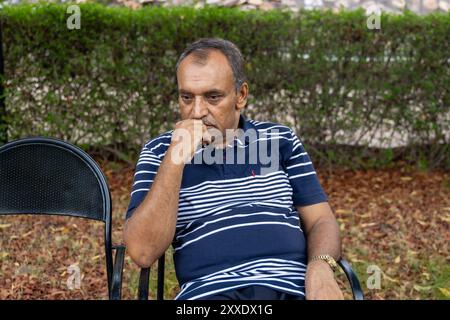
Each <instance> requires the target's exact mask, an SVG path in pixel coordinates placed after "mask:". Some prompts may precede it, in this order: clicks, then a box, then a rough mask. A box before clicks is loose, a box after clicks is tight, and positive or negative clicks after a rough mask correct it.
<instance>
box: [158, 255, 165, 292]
mask: <svg viewBox="0 0 450 320" xmlns="http://www.w3.org/2000/svg"><path fill="white" fill-rule="evenodd" d="M165 261H166V255H165V253H163V255H162V256H161V257H160V258H159V259H158V292H157V299H158V300H164V267H165Z"/></svg>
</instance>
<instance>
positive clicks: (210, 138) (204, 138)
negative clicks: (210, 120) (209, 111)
mask: <svg viewBox="0 0 450 320" xmlns="http://www.w3.org/2000/svg"><path fill="white" fill-rule="evenodd" d="M202 129H203V132H202V144H203V145H208V144H210V143H211V142H212V141H213V136H211V133H209V131H208V127H207V126H206V125H204V124H202Z"/></svg>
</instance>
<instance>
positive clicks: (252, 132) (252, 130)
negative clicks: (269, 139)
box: [235, 114, 259, 145]
mask: <svg viewBox="0 0 450 320" xmlns="http://www.w3.org/2000/svg"><path fill="white" fill-rule="evenodd" d="M238 128H239V129H241V130H240V134H238V135H237V136H236V138H235V139H236V140H238V143H240V144H241V145H244V144H245V145H248V144H250V143H252V142H254V141H255V140H257V139H258V136H259V135H258V130H257V129H256V127H255V125H254V124H253V123H252V122H251V121H249V120H247V119H246V118H245V117H244V116H243V115H242V114H241V115H240V116H239V124H238Z"/></svg>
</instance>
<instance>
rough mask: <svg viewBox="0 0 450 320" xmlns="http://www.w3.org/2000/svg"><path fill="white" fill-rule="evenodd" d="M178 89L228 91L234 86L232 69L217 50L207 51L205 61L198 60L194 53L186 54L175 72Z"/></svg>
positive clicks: (196, 91) (194, 91) (195, 91)
mask: <svg viewBox="0 0 450 320" xmlns="http://www.w3.org/2000/svg"><path fill="white" fill-rule="evenodd" d="M177 79H178V89H179V90H185V91H189V92H192V93H202V92H206V91H208V90H211V89H219V90H224V91H228V90H229V89H230V86H231V87H232V86H234V78H233V71H232V70H231V67H230V65H229V63H228V60H227V58H226V57H225V55H224V54H222V53H221V52H220V51H218V50H211V51H209V54H208V58H207V60H205V61H201V62H199V61H198V58H197V57H195V55H194V54H190V55H189V56H187V57H186V58H185V59H184V60H183V61H182V62H181V63H180V65H179V67H178V72H177Z"/></svg>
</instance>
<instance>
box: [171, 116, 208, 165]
mask: <svg viewBox="0 0 450 320" xmlns="http://www.w3.org/2000/svg"><path fill="white" fill-rule="evenodd" d="M210 143H211V135H210V134H209V132H208V128H207V126H205V125H204V124H203V122H202V120H195V119H187V120H182V121H179V122H177V123H176V124H175V129H174V131H173V134H172V142H171V148H170V151H171V152H173V154H172V155H171V156H172V160H174V161H175V162H176V163H181V162H183V163H187V162H189V161H191V159H192V157H193V156H194V154H195V151H197V149H198V148H199V147H200V145H201V144H210Z"/></svg>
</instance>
